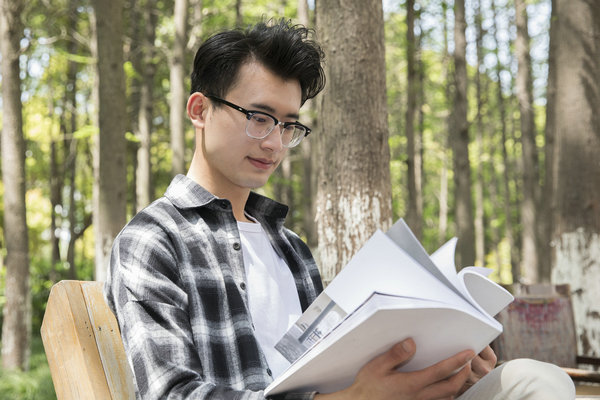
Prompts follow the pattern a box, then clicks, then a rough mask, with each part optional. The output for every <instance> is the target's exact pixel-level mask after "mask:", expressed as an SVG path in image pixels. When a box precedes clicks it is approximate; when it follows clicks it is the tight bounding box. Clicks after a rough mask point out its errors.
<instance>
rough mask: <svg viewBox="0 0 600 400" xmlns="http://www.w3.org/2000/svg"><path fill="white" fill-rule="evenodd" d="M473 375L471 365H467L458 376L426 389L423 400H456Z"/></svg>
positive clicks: (455, 375)
mask: <svg viewBox="0 0 600 400" xmlns="http://www.w3.org/2000/svg"><path fill="white" fill-rule="evenodd" d="M470 374H471V368H470V366H469V364H467V365H465V366H464V367H463V368H462V369H461V370H460V371H458V372H457V373H456V374H454V375H452V376H450V377H449V378H446V379H443V380H441V381H438V382H435V383H433V384H431V385H429V386H427V387H425V388H424V389H423V390H422V392H421V395H422V398H425V399H440V398H454V396H455V395H456V394H457V393H459V391H460V389H462V387H463V386H464V385H465V382H466V381H467V379H468V378H469V375H470Z"/></svg>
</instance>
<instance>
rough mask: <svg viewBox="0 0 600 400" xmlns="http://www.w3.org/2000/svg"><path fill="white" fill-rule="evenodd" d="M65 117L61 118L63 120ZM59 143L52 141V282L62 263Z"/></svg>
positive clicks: (50, 177)
mask: <svg viewBox="0 0 600 400" xmlns="http://www.w3.org/2000/svg"><path fill="white" fill-rule="evenodd" d="M62 118H63V117H61V119H62ZM61 125H62V129H64V124H61ZM57 147H58V145H57V143H56V140H54V138H52V139H51V141H50V171H49V172H50V176H49V179H48V180H49V182H50V206H51V210H50V243H51V246H52V255H51V261H50V263H51V266H50V280H51V281H52V282H55V281H56V266H57V265H58V264H59V262H60V242H59V236H58V235H57V228H58V225H57V218H56V217H57V215H56V214H57V212H56V210H57V208H58V206H59V205H61V198H62V196H61V193H62V179H61V174H60V172H59V167H58V154H57V153H58V152H57Z"/></svg>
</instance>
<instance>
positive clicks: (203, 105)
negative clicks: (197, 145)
mask: <svg viewBox="0 0 600 400" xmlns="http://www.w3.org/2000/svg"><path fill="white" fill-rule="evenodd" d="M208 104H209V102H208V99H207V98H206V96H205V95H203V94H202V93H200V92H195V93H192V95H191V96H190V97H189V98H188V102H187V115H188V117H189V118H190V121H192V125H194V127H195V128H199V129H202V128H204V124H205V122H206V113H207V112H208Z"/></svg>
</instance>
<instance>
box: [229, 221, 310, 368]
mask: <svg viewBox="0 0 600 400" xmlns="http://www.w3.org/2000/svg"><path fill="white" fill-rule="evenodd" d="M238 228H239V230H240V238H241V241H242V252H243V256H244V268H245V270H246V279H247V282H246V283H247V285H246V287H247V289H246V290H247V292H248V302H249V306H250V315H251V316H252V321H253V323H254V328H255V336H256V338H257V340H258V343H259V345H260V347H261V348H262V350H263V352H264V354H265V356H266V358H267V362H268V363H269V368H270V369H271V372H272V373H273V378H275V377H277V376H279V375H280V374H281V373H283V372H284V371H285V370H286V368H287V367H289V365H290V363H289V362H288V361H287V360H286V359H285V357H283V356H282V355H281V354H280V353H279V352H278V351H277V350H276V349H275V344H277V342H278V341H279V339H281V338H282V337H283V335H284V333H285V332H287V330H288V329H289V327H290V326H292V325H293V324H294V322H296V320H297V319H298V317H300V315H301V314H302V308H301V306H300V300H299V298H298V291H297V289H296V284H295V283H294V278H293V276H292V272H291V271H290V269H289V267H288V266H287V264H286V262H285V261H284V260H283V259H282V258H281V257H280V256H279V255H278V254H277V253H276V252H275V249H273V246H272V245H271V242H270V241H269V238H268V236H267V234H266V232H265V231H264V230H263V228H262V226H261V225H260V223H258V222H256V223H250V222H239V221H238Z"/></svg>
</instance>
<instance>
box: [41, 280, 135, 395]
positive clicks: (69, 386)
mask: <svg viewBox="0 0 600 400" xmlns="http://www.w3.org/2000/svg"><path fill="white" fill-rule="evenodd" d="M102 285H103V284H102V282H87V281H61V282H58V283H57V284H55V285H54V286H53V287H52V289H51V291H50V297H49V298H48V305H47V306H46V311H45V314H44V320H43V322H42V329H41V333H42V341H43V343H44V350H45V352H46V357H47V359H48V364H49V365H50V372H51V374H52V381H53V383H54V389H55V390H56V396H57V398H58V400H70V399H90V400H110V399H113V400H123V399H132V400H133V399H135V389H134V384H133V375H132V373H131V369H130V367H129V364H128V363H127V358H126V356H125V350H124V348H123V342H122V340H121V335H120V333H119V326H118V324H117V321H116V319H115V317H114V315H113V314H112V312H111V310H110V309H109V308H108V305H107V304H106V302H105V301H104V298H103V296H102Z"/></svg>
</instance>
